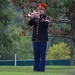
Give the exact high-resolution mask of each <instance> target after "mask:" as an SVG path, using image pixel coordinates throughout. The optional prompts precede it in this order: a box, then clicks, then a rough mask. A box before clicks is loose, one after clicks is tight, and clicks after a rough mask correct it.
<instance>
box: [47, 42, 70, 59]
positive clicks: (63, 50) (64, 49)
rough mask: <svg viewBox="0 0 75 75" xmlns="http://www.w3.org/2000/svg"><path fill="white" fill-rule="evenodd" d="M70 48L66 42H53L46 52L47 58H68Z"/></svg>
mask: <svg viewBox="0 0 75 75" xmlns="http://www.w3.org/2000/svg"><path fill="white" fill-rule="evenodd" d="M69 54H70V48H69V47H68V46H67V44H66V43H64V42H61V43H58V44H56V45H55V44H54V45H53V46H52V47H50V48H49V50H48V52H47V59H69V57H70V56H69Z"/></svg>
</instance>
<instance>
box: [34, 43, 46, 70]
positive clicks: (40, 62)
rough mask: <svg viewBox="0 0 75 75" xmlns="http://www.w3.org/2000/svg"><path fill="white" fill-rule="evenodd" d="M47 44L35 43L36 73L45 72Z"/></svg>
mask: <svg viewBox="0 0 75 75" xmlns="http://www.w3.org/2000/svg"><path fill="white" fill-rule="evenodd" d="M46 47H47V42H33V50H34V71H45V57H46Z"/></svg>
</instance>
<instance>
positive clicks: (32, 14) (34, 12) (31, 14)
mask: <svg viewBox="0 0 75 75" xmlns="http://www.w3.org/2000/svg"><path fill="white" fill-rule="evenodd" d="M35 14H38V15H40V14H39V13H38V12H36V11H35V10H34V11H33V12H32V13H28V17H31V16H34V15H35Z"/></svg>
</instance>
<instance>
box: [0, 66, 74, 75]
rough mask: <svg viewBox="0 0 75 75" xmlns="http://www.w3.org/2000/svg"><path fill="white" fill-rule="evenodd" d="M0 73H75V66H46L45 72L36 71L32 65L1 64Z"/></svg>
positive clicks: (43, 74) (33, 74)
mask: <svg viewBox="0 0 75 75" xmlns="http://www.w3.org/2000/svg"><path fill="white" fill-rule="evenodd" d="M0 75H75V66H46V71H45V72H34V71H33V67H32V66H16V67H15V66H0Z"/></svg>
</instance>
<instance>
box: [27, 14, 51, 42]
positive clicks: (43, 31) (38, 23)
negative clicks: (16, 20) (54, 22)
mask: <svg viewBox="0 0 75 75" xmlns="http://www.w3.org/2000/svg"><path fill="white" fill-rule="evenodd" d="M42 19H43V20H44V21H42ZM49 22H50V17H49V16H46V15H40V19H37V18H33V19H30V21H29V22H28V25H29V26H33V34H32V41H35V42H45V41H48V24H49Z"/></svg>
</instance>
